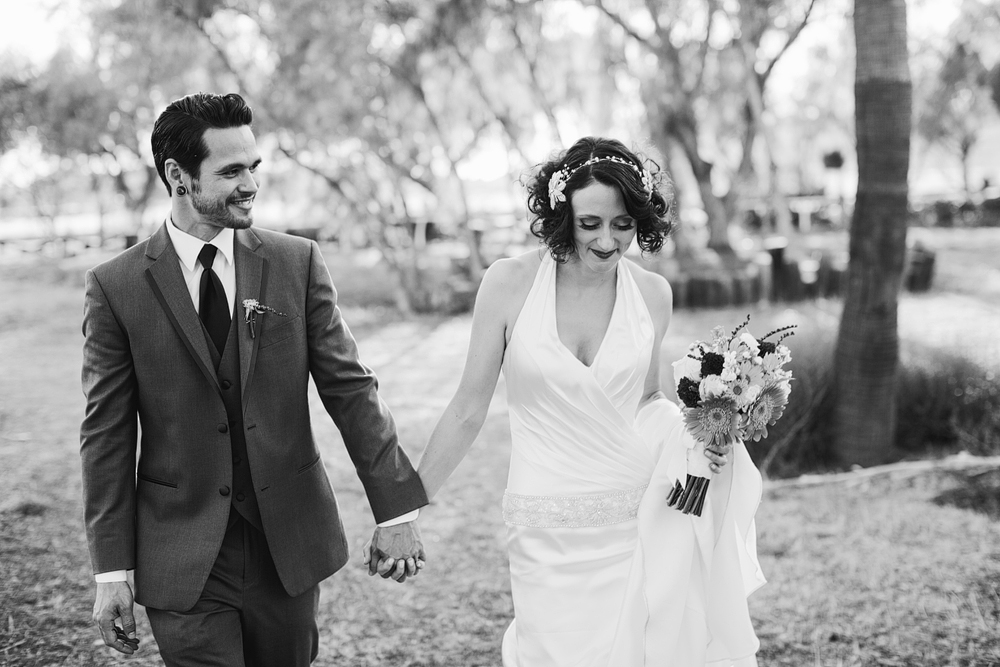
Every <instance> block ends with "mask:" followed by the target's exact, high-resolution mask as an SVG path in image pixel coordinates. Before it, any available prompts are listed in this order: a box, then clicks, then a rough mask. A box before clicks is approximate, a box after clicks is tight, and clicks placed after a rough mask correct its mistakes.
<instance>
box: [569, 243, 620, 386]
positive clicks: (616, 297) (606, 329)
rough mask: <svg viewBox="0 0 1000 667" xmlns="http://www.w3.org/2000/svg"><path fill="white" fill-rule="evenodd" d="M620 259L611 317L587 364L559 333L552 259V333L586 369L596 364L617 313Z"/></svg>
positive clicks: (616, 273)
mask: <svg viewBox="0 0 1000 667" xmlns="http://www.w3.org/2000/svg"><path fill="white" fill-rule="evenodd" d="M621 261H622V260H619V261H618V266H616V267H615V303H614V305H612V306H611V317H609V318H608V324H607V326H606V327H605V328H604V335H603V336H601V342H600V343H599V344H598V345H597V352H595V353H594V358H593V359H591V360H590V364H589V365H588V364H585V363H583V360H582V359H580V357H578V356H576V354H575V353H574V352H573V350H571V349H569V346H568V345H566V343H564V342H563V339H562V337H561V336H560V335H559V303H558V298H559V294H558V291H557V289H556V278H557V274H558V271H557V269H558V268H559V267H558V266H556V262H555V260H553V261H552V327H553V329H554V330H555V331H554V332H553V333H554V334H555V337H556V340H557V341H558V342H559V346H560V347H561V348H562V349H563V350H565V351H566V353H567V354H569V356H571V357H572V358H573V359H575V360H576V362H577V363H578V364H580V365H581V366H582V367H584V368H586V369H588V370H593V369H594V367H595V366H596V365H597V360H598V359H599V358H600V356H601V352H602V351H603V350H604V343H605V342H606V341H607V340H608V334H609V333H610V332H611V325H612V323H613V322H614V321H615V316H616V315H617V314H618V307H619V302H620V301H621V299H620V298H619V297H620V296H621V294H620V292H621V285H622V282H621V281H622V273H621V272H622V268H621Z"/></svg>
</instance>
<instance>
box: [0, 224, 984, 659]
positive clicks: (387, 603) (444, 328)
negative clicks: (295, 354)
mask: <svg viewBox="0 0 1000 667" xmlns="http://www.w3.org/2000/svg"><path fill="white" fill-rule="evenodd" d="M921 231H924V230H921ZM951 234H952V233H950V232H949V233H942V232H934V233H933V237H934V238H932V239H930V240H929V241H928V244H929V245H931V246H932V247H937V248H939V251H940V252H939V255H938V280H937V283H936V285H937V286H936V287H935V289H934V290H933V291H932V292H931V293H929V294H925V295H920V296H913V295H907V296H905V297H904V299H903V302H902V304H901V311H900V312H901V314H900V322H901V333H902V335H903V337H904V338H906V339H913V340H920V341H923V342H927V341H929V342H930V343H932V344H938V345H946V346H957V347H961V345H964V344H968V345H969V352H970V354H972V353H976V352H981V351H982V350H983V349H996V347H997V346H996V344H995V332H996V331H997V329H998V327H1000V306H997V305H996V304H997V299H996V298H995V297H996V296H997V294H1000V287H998V285H1000V271H998V269H996V268H995V266H996V261H995V258H996V256H997V254H998V252H1000V234H998V233H997V230H981V233H979V232H972V233H969V232H967V231H961V232H960V233H958V234H957V235H954V236H953V235H951ZM935 244H937V245H935ZM328 260H329V263H330V264H331V267H332V270H333V273H334V276H335V281H336V282H337V283H338V285H339V286H340V289H341V292H342V294H343V297H344V301H345V304H346V305H347V307H346V309H345V311H346V313H347V316H348V318H349V319H348V321H349V322H350V323H352V325H353V328H354V329H355V332H356V334H357V336H358V338H359V341H360V345H361V350H362V355H363V357H364V358H365V360H366V361H367V362H368V363H369V364H370V365H372V366H373V367H374V368H375V369H376V371H377V372H378V373H379V377H380V380H381V386H382V392H383V395H384V396H385V398H386V400H387V402H388V403H389V405H390V406H391V407H392V409H393V412H394V414H395V415H396V419H397V422H398V423H399V426H400V432H401V436H402V441H403V443H404V446H405V448H406V449H407V451H408V452H409V453H410V454H411V456H413V457H414V458H415V457H416V456H418V455H419V452H420V450H421V448H422V447H423V443H424V441H425V439H426V437H427V435H428V434H429V432H430V430H431V428H432V427H433V424H434V421H435V419H436V418H437V416H438V414H439V413H440V411H441V409H442V408H443V407H444V405H445V403H446V402H447V401H448V399H449V398H450V396H451V393H452V392H453V391H454V388H455V386H456V384H457V381H458V374H459V373H460V370H461V367H462V363H463V360H464V355H465V347H466V345H467V342H468V330H469V318H468V317H467V316H463V317H458V318H452V319H440V318H421V319H414V320H403V319H400V318H399V317H397V316H394V315H393V314H392V311H391V309H388V308H385V309H383V310H372V309H363V308H361V307H360V301H361V299H359V298H356V297H353V296H352V291H353V288H354V286H355V285H357V286H358V287H357V289H360V288H361V287H362V286H365V285H371V284H372V283H371V280H370V279H366V278H365V276H364V275H363V274H362V273H361V272H359V271H357V270H352V269H351V268H350V267H349V265H348V264H347V262H346V261H345V260H344V258H339V257H335V256H330V257H329V258H328ZM93 261H94V260H93V258H77V259H74V260H69V261H61V262H42V263H29V264H11V263H8V264H7V265H4V266H0V369H2V370H0V666H5V665H33V666H34V665H38V666H41V665H72V666H77V665H81V666H84V665H117V664H122V665H124V664H130V665H142V666H149V665H160V664H161V662H160V661H159V659H158V657H157V655H156V650H155V646H154V642H153V641H152V636H151V634H150V633H149V629H148V624H146V622H145V618H144V615H142V614H140V619H141V622H142V623H141V625H140V637H141V639H142V648H141V649H140V651H139V653H138V654H137V655H136V656H134V657H132V658H129V659H124V658H118V657H117V654H113V653H111V652H109V650H107V649H105V648H104V647H103V646H102V645H100V643H99V641H98V640H97V633H96V631H95V630H94V629H93V627H92V626H91V624H90V621H89V617H90V607H91V605H92V601H93V590H92V588H93V584H92V578H91V573H90V566H89V559H88V556H87V547H86V542H85V538H84V535H83V531H82V510H81V503H80V488H81V483H80V474H79V458H78V455H77V447H78V427H79V421H80V418H81V415H82V409H83V398H82V395H81V391H80V383H79V368H80V348H81V344H82V336H81V334H80V329H79V326H80V318H81V313H82V289H81V286H82V269H83V268H84V267H86V266H87V265H89V264H91V263H93ZM352 281H353V282H352ZM365 298H366V299H367V297H365ZM838 313H839V307H838V304H837V303H835V302H829V301H824V302H818V303H812V304H796V305H794V306H784V305H779V306H764V307H761V308H755V309H754V318H755V322H756V323H757V324H756V326H755V327H754V330H755V331H758V330H759V329H758V327H766V326H768V325H769V324H771V323H772V322H780V323H787V322H789V321H794V322H798V323H800V324H802V325H803V326H804V327H814V328H816V329H817V330H821V331H827V332H832V331H833V330H834V328H835V326H836V322H837V317H838ZM742 315H743V309H741V310H740V311H739V312H736V311H725V310H714V311H698V312H678V313H676V314H675V320H674V325H673V328H672V331H671V333H670V335H669V337H668V340H667V341H666V343H665V344H666V346H667V348H668V352H666V353H665V355H664V356H665V358H666V359H665V361H664V363H666V362H667V360H669V359H672V358H673V357H675V356H677V355H676V353H677V352H680V351H681V350H682V349H683V347H684V346H685V345H686V343H687V342H689V341H690V340H691V339H693V338H695V337H703V336H704V335H705V334H706V332H707V331H708V330H709V329H710V328H711V326H713V325H715V324H718V323H729V322H734V321H738V320H739V319H740V318H741V317H742ZM830 335H832V333H830ZM793 340H794V339H793ZM970 341H971V342H970ZM960 344H961V345H960ZM984 346H985V348H984ZM991 346H992V347H991ZM983 363H992V361H991V360H990V359H989V358H985V359H984V361H983ZM313 411H314V425H315V430H316V434H317V437H318V441H319V442H320V443H321V447H322V449H323V453H324V458H325V462H326V466H327V469H328V471H329V473H330V477H331V479H332V481H333V484H334V486H335V488H336V489H337V491H338V497H339V499H340V503H341V507H342V510H343V516H344V521H345V525H346V528H347V531H348V536H349V539H350V541H351V543H352V545H353V557H354V560H353V562H352V563H351V564H350V565H349V566H348V567H346V568H345V569H344V570H343V571H342V572H340V573H338V574H337V575H336V576H335V577H333V578H331V579H329V580H328V581H326V582H324V584H323V593H322V599H321V603H320V605H321V606H320V624H321V650H320V658H319V660H318V661H317V663H316V664H317V665H320V666H323V667H327V666H333V665H349V666H351V667H354V666H362V665H399V666H408V667H418V666H423V667H430V666H445V665H449V666H451V665H458V666H465V665H469V666H472V665H484V666H486V665H499V664H500V658H499V641H500V637H501V635H502V633H503V631H504V629H505V628H506V625H507V623H508V622H509V620H510V617H511V614H512V606H511V601H510V592H509V584H508V580H507V573H506V555H505V549H504V541H505V537H504V528H503V523H502V520H501V517H500V507H499V503H500V497H501V495H502V493H503V489H504V486H505V484H506V471H507V458H508V456H509V431H508V427H507V419H506V405H505V401H504V391H503V387H502V386H501V387H500V388H499V390H498V393H497V396H496V398H495V400H494V403H493V406H492V409H491V413H490V416H489V418H488V419H487V423H486V426H485V428H484V431H483V434H482V435H481V437H480V438H479V440H478V441H477V443H476V445H475V446H474V447H473V450H472V453H471V454H470V455H469V457H468V458H467V459H466V460H465V461H464V462H463V463H462V465H461V466H460V467H459V469H458V471H457V472H456V474H455V476H454V478H453V479H452V480H451V481H450V482H449V483H448V485H447V486H446V487H445V489H444V490H443V491H442V493H441V494H440V496H439V497H438V499H437V500H436V502H435V504H434V505H433V506H432V507H431V508H429V509H427V510H426V511H425V512H424V513H423V515H422V517H421V526H422V530H423V533H424V538H425V542H426V543H427V547H428V551H429V554H430V561H429V566H428V570H427V571H426V572H425V573H424V574H422V575H421V576H420V577H418V578H417V579H415V580H413V581H412V582H408V583H407V584H405V585H403V586H399V585H397V584H394V583H392V582H387V581H383V580H381V579H378V578H369V577H368V576H367V575H366V574H365V572H364V570H363V569H362V566H361V563H360V547H361V545H362V544H363V543H364V541H365V540H366V539H367V537H368V536H369V535H370V531H371V529H372V519H371V514H370V512H369V510H368V506H367V501H366V500H365V497H364V494H363V491H362V489H361V486H360V483H359V482H358V481H357V479H356V477H355V476H354V473H353V468H352V466H351V463H350V460H349V459H348V457H347V455H346V453H345V452H344V450H343V448H342V446H341V444H340V441H339V436H338V434H337V432H336V429H335V427H334V426H333V424H332V423H331V421H330V420H329V418H327V417H325V415H324V414H323V412H322V408H321V406H320V405H319V403H318V401H317V402H314V404H313ZM997 488H1000V479H997V474H996V473H987V474H984V475H980V476H979V477H977V478H975V479H974V480H971V481H970V479H968V478H967V477H966V476H963V475H957V474H954V473H948V472H937V473H926V474H920V475H915V476H895V475H884V476H878V477H874V478H869V479H865V480H859V481H857V482H855V483H844V482H838V483H829V484H820V485H796V484H794V483H772V484H770V485H769V486H768V487H767V488H766V491H765V497H764V502H763V504H762V505H761V508H760V510H759V512H758V515H757V529H758V548H759V552H760V555H761V561H762V566H763V568H764V572H765V574H766V575H767V577H768V579H769V583H768V585H767V586H765V587H764V588H762V589H761V590H760V591H758V592H757V593H755V594H754V596H753V597H752V598H751V612H752V614H753V617H754V621H755V627H756V628H757V631H758V634H759V636H760V638H761V643H762V646H761V651H760V654H759V657H760V663H761V665H762V666H764V667H770V666H778V665H781V666H789V667H799V666H812V665H821V666H830V667H834V666H841V665H843V666H869V665H870V666H875V665H887V666H888V665H900V666H902V665H947V666H955V667H987V666H988V665H1000V523H998V521H1000V502H996V503H993V504H989V503H984V502H982V501H981V500H982V497H983V495H984V494H985V496H987V497H996V489H997ZM976 489H980V491H982V493H980V494H979V495H976V496H975V498H973V495H975V494H974V492H975V491H976ZM970 494H971V495H970ZM991 494H992V496H991ZM970 498H971V500H970ZM977 499H978V500H977Z"/></svg>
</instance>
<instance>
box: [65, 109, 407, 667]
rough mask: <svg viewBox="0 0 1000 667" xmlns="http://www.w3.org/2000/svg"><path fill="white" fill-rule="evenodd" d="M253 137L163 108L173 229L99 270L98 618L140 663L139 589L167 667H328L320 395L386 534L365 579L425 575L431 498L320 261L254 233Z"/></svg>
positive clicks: (92, 491) (91, 401)
mask: <svg viewBox="0 0 1000 667" xmlns="http://www.w3.org/2000/svg"><path fill="white" fill-rule="evenodd" d="M252 119H253V114H252V112H251V110H250V107H248V106H247V105H246V103H245V102H244V101H243V99H242V98H241V97H240V96H239V95H235V94H230V95H225V96H220V95H214V94H205V93H199V94H196V95H190V96H188V97H185V98H183V99H180V100H177V101H175V102H173V103H172V104H170V106H168V107H167V109H166V110H165V111H164V112H163V113H162V114H161V115H160V117H159V118H158V119H157V121H156V124H155V126H154V128H153V135H152V145H153V155H154V160H155V162H156V168H157V171H158V172H159V174H160V178H161V179H162V180H163V182H164V184H165V185H166V187H167V192H168V194H169V195H170V201H171V210H170V217H169V218H168V219H167V220H166V221H165V223H164V224H163V225H162V226H161V227H160V228H159V229H158V230H157V231H156V233H154V234H153V236H152V237H150V238H149V239H148V240H147V241H145V242H143V243H140V244H139V245H138V246H135V247H133V248H131V249H129V250H127V251H126V252H124V253H122V254H121V255H118V256H117V257H115V258H114V259H112V260H110V261H108V262H105V263H104V264H101V265H100V266H98V267H96V268H94V269H92V270H91V271H89V272H88V273H87V280H86V308H85V315H84V322H83V332H84V335H85V337H86V340H85V343H84V350H83V389H84V393H85V395H86V398H87V409H86V416H85V418H84V420H83V425H82V427H81V436H80V440H81V446H80V452H81V457H82V466H83V483H84V484H83V486H84V507H85V517H86V525H87V538H88V540H89V543H90V554H91V560H92V563H93V567H94V572H95V573H97V574H96V580H97V596H96V602H95V604H94V620H95V622H96V623H97V624H98V626H99V628H100V632H101V635H102V637H103V639H104V642H105V643H106V644H107V645H108V646H111V647H113V648H115V649H116V650H118V651H120V652H122V653H132V652H133V651H134V650H135V648H136V646H137V640H136V637H135V621H134V618H133V613H132V606H133V596H132V589H131V587H130V586H129V584H128V582H127V577H126V572H127V570H134V571H135V574H134V577H135V600H136V601H137V602H139V603H140V604H143V605H145V607H146V610H147V613H148V616H149V621H150V625H151V626H152V629H153V634H154V636H155V637H156V641H157V644H158V645H159V648H160V654H161V656H162V657H163V659H164V661H165V662H166V664H167V665H168V666H170V667H174V666H177V667H187V666H194V665H233V666H237V665H239V666H242V665H246V666H248V667H252V666H258V665H259V666H262V667H263V666H270V665H281V666H286V665H288V666H293V667H297V666H305V665H308V664H309V663H310V662H312V660H314V659H315V657H316V655H317V651H318V646H319V639H318V630H317V626H316V611H317V607H318V603H319V582H320V581H322V580H323V579H325V578H326V577H328V576H330V575H331V574H333V573H334V572H336V571H337V570H338V569H340V568H341V567H342V566H343V565H344V564H345V562H346V561H347V540H346V539H345V537H344V530H343V526H342V524H341V521H340V517H339V514H338V509H337V502H336V500H335V498H334V494H333V490H332V489H331V487H330V481H329V479H328V478H327V474H326V468H325V467H324V465H323V461H322V460H321V459H320V455H319V449H318V447H317V445H316V443H315V442H314V440H313V436H312V431H311V428H310V422H309V420H310V411H309V404H308V399H307V390H308V384H309V378H310V376H311V377H312V378H313V381H314V382H315V385H316V388H317V390H318V393H319V396H320V398H321V400H322V402H323V405H324V407H325V408H326V411H327V412H328V413H329V414H330V416H331V417H332V418H333V420H334V422H335V423H336V424H337V427H338V428H339V429H340V432H341V434H342V435H343V439H344V443H345V445H346V447H347V450H348V452H349V453H350V456H351V460H352V461H353V463H354V466H355V468H356V470H357V473H358V476H359V477H360V478H361V482H362V484H363V485H364V487H365V491H366V492H367V495H368V500H369V502H370V504H371V507H372V512H373V513H374V515H375V519H376V521H378V522H380V523H379V526H378V527H377V528H376V529H375V535H374V536H373V538H372V550H373V554H374V558H373V559H372V565H371V568H372V569H375V568H376V564H377V565H378V571H379V573H380V574H382V575H383V577H389V576H392V578H394V579H396V580H397V581H402V580H404V579H405V578H406V577H407V576H413V575H415V574H416V573H417V569H418V567H419V566H420V565H421V564H422V562H423V559H424V553H423V546H422V544H421V541H420V535H419V532H418V531H417V528H416V524H415V523H414V522H413V521H412V520H411V519H413V518H414V517H415V514H416V510H417V508H419V507H421V506H422V505H425V504H426V503H427V498H426V495H425V493H424V489H423V486H422V485H421V483H420V480H419V478H418V477H417V475H416V473H415V472H414V470H413V468H412V467H411V466H410V462H409V460H408V459H407V457H406V455H405V454H404V453H403V451H402V449H401V448H400V447H399V444H398V440H397V436H396V428H395V424H394V422H393V419H392V416H391V415H390V413H389V410H388V409H387V408H386V406H385V404H384V403H383V402H382V400H381V399H380V398H379V395H378V393H377V381H376V378H375V376H374V375H373V374H372V372H371V371H370V370H369V369H368V368H366V367H365V366H364V365H363V364H362V363H361V361H360V360H359V359H358V351H357V347H356V345H355V342H354V338H353V337H352V336H351V333H350V331H349V330H348V328H347V325H346V324H345V323H344V321H343V319H342V317H341V313H340V309H339V308H338V307H337V292H336V290H335V289H334V286H333V283H332V282H331V281H330V275H329V273H328V271H327V268H326V265H325V264H324V262H323V259H322V257H321V256H320V253H319V248H318V246H317V245H316V244H315V243H313V242H310V241H306V240H304V239H300V238H295V237H292V236H287V235H284V234H278V233H274V232H268V231H264V230H259V231H254V230H251V229H250V226H251V224H252V220H253V219H252V209H253V203H254V198H255V196H256V194H257V189H258V187H259V182H258V177H257V175H256V171H257V167H258V165H259V164H260V162H261V159H260V155H259V153H258V151H257V145H256V141H255V139H254V135H253V132H252V131H251V129H250V126H251V122H252ZM140 425H141V436H140V435H139V428H138V427H139V426H140ZM137 440H139V442H138V445H139V446H138V448H137ZM393 564H395V567H393ZM116 619H118V620H119V621H120V624H121V630H118V629H117V626H116V624H115V620H116Z"/></svg>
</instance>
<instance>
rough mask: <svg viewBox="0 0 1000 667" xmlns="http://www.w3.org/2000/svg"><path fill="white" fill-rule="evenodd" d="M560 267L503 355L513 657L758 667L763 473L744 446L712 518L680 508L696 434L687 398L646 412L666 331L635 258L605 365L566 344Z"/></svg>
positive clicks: (540, 666)
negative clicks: (679, 485) (674, 493)
mask: <svg viewBox="0 0 1000 667" xmlns="http://www.w3.org/2000/svg"><path fill="white" fill-rule="evenodd" d="M555 277H556V263H555V261H554V260H553V259H552V258H551V256H549V255H548V254H546V255H545V256H544V257H543V258H542V261H541V265H540V266H539V269H538V273H537V275H536V276H535V281H534V283H533V285H532V287H531V290H530V292H529V294H528V297H527V299H526V301H525V303H524V306H523V307H522V310H521V313H520V314H519V316H518V319H517V322H516V324H515V326H514V331H513V333H512V335H511V340H510V344H509V345H508V348H507V351H506V354H505V357H504V365H503V372H504V376H505V380H506V385H507V399H508V406H509V413H510V423H511V438H512V447H511V465H510V473H509V477H508V483H507V491H506V493H505V495H504V501H503V506H504V520H505V522H506V524H507V544H508V550H509V558H510V570H511V592H512V595H513V600H514V614H515V620H514V621H513V622H512V623H511V624H510V627H509V628H508V629H507V632H506V633H505V635H504V639H503V648H502V653H503V664H504V666H505V667H564V666H565V667H569V666H573V667H612V666H614V667H633V666H634V667H640V666H642V667H645V666H650V667H652V666H654V665H655V666H657V667H659V666H666V667H701V666H702V665H706V666H708V665H711V666H712V667H715V666H716V665H718V666H720V667H721V666H723V665H736V666H738V667H744V666H747V665H756V659H755V657H754V655H755V653H756V650H757V648H758V646H759V642H758V641H757V637H756V635H755V634H754V631H753V627H752V625H751V623H750V616H749V612H748V609H747V596H748V595H749V594H750V593H751V592H752V591H753V590H756V589H757V588H758V587H759V586H761V585H762V584H763V583H764V577H763V575H762V573H761V571H760V567H759V564H758V561H757V555H756V544H755V530H754V523H753V517H754V513H755V512H756V508H757V505H758V503H759V501H760V493H761V480H760V475H759V473H758V472H757V470H756V468H755V467H754V465H753V462H752V461H751V460H750V457H749V455H748V454H747V452H746V449H745V448H744V447H743V445H742V444H739V445H737V447H736V452H735V456H734V460H733V462H732V463H731V464H730V465H728V466H726V467H725V468H724V471H723V472H722V473H721V474H719V475H717V476H715V477H714V478H713V480H712V484H711V486H710V488H709V497H708V500H707V502H706V508H705V511H704V512H703V514H702V516H701V517H694V516H690V515H685V514H682V513H681V512H679V511H677V510H675V509H673V508H670V507H668V506H667V504H666V500H665V498H666V495H667V493H668V492H669V489H670V488H671V487H672V486H673V483H674V480H675V479H677V478H678V477H679V478H680V479H682V480H683V479H684V474H683V473H684V472H685V470H686V452H687V448H688V445H689V444H690V440H689V439H690V436H689V435H688V434H687V432H686V431H685V429H684V426H683V420H682V418H681V413H680V410H679V409H678V408H677V406H676V405H675V404H673V403H672V402H670V401H667V400H665V399H659V400H655V401H650V402H648V403H646V404H645V405H643V407H642V409H641V410H639V409H638V408H639V402H640V400H641V398H642V395H643V392H644V385H645V379H646V373H647V371H648V369H649V363H650V358H651V354H652V346H653V339H654V328H653V321H652V318H651V317H650V314H649V311H648V310H647V308H646V304H645V302H644V301H643V299H642V295H641V293H640V292H639V289H638V287H637V285H636V283H635V280H634V278H633V276H632V274H631V270H630V268H629V262H628V261H626V260H623V261H621V262H619V264H618V267H617V277H616V292H615V294H616V298H615V304H614V308H613V311H612V315H611V321H610V324H609V325H608V330H607V332H606V333H605V336H604V339H603V341H602V342H601V345H600V347H599V349H598V352H597V354H596V356H595V358H594V360H593V363H592V364H591V365H590V366H586V365H584V364H583V363H582V362H580V361H579V359H577V358H576V357H575V356H574V355H573V353H572V352H570V350H569V349H567V348H566V347H565V345H563V343H562V342H561V341H560V339H559V335H558V330H557V328H556V319H555V318H556V315H555V313H556V303H555V300H556V291H555Z"/></svg>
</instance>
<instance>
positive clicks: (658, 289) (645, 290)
mask: <svg viewBox="0 0 1000 667" xmlns="http://www.w3.org/2000/svg"><path fill="white" fill-rule="evenodd" d="M623 261H626V262H629V267H630V268H631V269H632V275H633V276H634V277H635V284H636V286H637V287H638V288H639V292H640V293H642V298H643V301H645V302H646V307H647V308H649V311H650V312H651V313H665V314H666V315H667V317H669V314H670V311H671V309H672V308H673V301H674V296H673V292H672V291H671V290H670V283H669V282H667V279H666V278H664V277H663V276H662V275H660V274H659V273H656V272H654V271H650V270H648V269H646V268H643V267H642V266H640V265H639V264H638V263H636V262H633V261H631V260H629V259H625V260H623Z"/></svg>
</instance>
